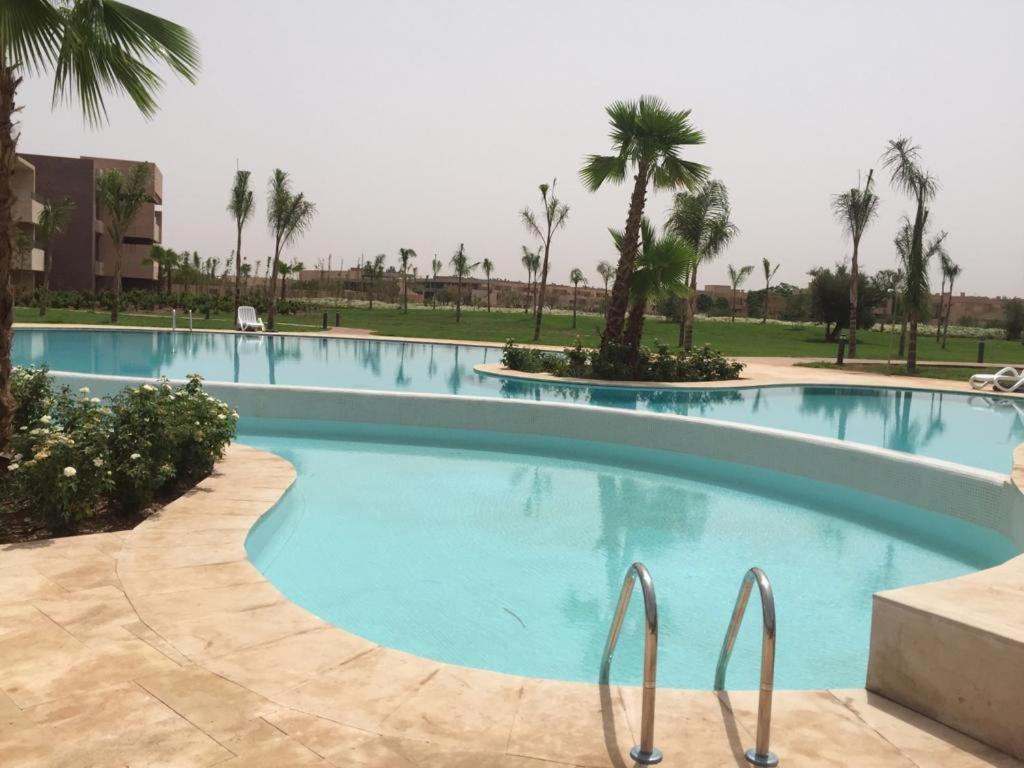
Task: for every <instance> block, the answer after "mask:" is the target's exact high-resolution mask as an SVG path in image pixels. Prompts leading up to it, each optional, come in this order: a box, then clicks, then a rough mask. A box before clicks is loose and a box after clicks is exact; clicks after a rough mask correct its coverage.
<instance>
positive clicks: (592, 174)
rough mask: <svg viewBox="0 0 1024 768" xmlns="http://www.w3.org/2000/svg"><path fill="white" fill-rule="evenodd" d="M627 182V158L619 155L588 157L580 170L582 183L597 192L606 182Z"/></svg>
mask: <svg viewBox="0 0 1024 768" xmlns="http://www.w3.org/2000/svg"><path fill="white" fill-rule="evenodd" d="M625 180H626V158H625V157H623V156H619V155H587V157H586V159H585V161H584V163H583V167H582V168H581V169H580V181H582V182H583V186H585V187H586V188H587V189H588V190H590V191H591V192H596V191H597V190H598V189H600V187H601V185H602V184H604V183H605V182H606V181H610V182H612V183H614V184H621V183H622V182H623V181H625Z"/></svg>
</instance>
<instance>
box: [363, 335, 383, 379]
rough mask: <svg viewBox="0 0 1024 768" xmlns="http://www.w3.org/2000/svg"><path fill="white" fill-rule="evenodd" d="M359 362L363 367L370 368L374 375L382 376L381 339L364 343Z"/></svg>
mask: <svg viewBox="0 0 1024 768" xmlns="http://www.w3.org/2000/svg"><path fill="white" fill-rule="evenodd" d="M360 351H361V354H360V356H359V364H360V365H361V366H362V367H363V368H369V369H370V371H371V372H372V373H373V375H374V376H380V352H381V345H380V342H379V341H368V342H365V343H363V344H362V349H361V350H360Z"/></svg>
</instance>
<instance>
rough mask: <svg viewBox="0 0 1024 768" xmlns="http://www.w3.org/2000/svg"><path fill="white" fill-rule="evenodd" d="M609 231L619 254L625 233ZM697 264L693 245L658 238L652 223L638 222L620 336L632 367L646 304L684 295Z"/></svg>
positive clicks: (623, 244) (637, 358) (676, 240)
mask: <svg viewBox="0 0 1024 768" xmlns="http://www.w3.org/2000/svg"><path fill="white" fill-rule="evenodd" d="M609 232H611V235H612V241H613V242H614V243H615V248H616V249H617V250H619V251H620V252H621V251H622V249H624V248H625V247H626V244H625V235H624V233H623V232H622V230H617V229H612V230H609ZM696 263H697V254H696V251H695V249H694V248H693V246H691V245H690V244H689V243H687V242H686V241H685V240H683V239H682V238H680V237H677V236H676V235H667V236H665V237H662V238H660V239H659V238H658V237H657V234H656V232H655V230H654V226H653V225H652V224H651V222H650V221H649V220H648V219H647V218H646V217H644V218H643V219H641V222H640V255H639V257H638V258H637V262H636V269H635V270H634V272H633V285H632V288H631V289H630V291H631V295H630V308H629V316H628V317H627V319H626V331H625V334H624V336H623V341H624V343H625V344H626V345H627V347H628V349H629V351H630V354H631V356H632V359H633V362H634V364H635V363H636V362H637V361H638V360H639V350H640V340H641V338H642V336H643V326H644V315H645V314H646V312H647V305H648V304H649V303H650V302H652V301H657V300H658V299H661V298H665V297H675V296H681V295H683V294H685V293H686V292H687V291H688V290H689V288H688V284H689V280H690V271H691V270H692V269H693V268H694V266H695V265H696Z"/></svg>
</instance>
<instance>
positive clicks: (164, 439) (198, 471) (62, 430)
mask: <svg viewBox="0 0 1024 768" xmlns="http://www.w3.org/2000/svg"><path fill="white" fill-rule="evenodd" d="M11 389H12V393H13V395H14V398H15V401H16V403H17V407H16V410H15V413H14V434H13V436H12V438H11V446H10V450H9V454H8V463H7V467H6V471H4V472H3V473H2V475H0V515H2V516H3V518H5V522H6V523H7V525H5V526H4V527H3V530H2V531H0V539H3V538H7V539H10V538H34V537H38V534H40V533H42V532H49V533H50V534H55V533H61V534H64V533H69V532H75V531H77V530H79V529H80V528H81V527H82V526H83V523H86V521H88V520H89V519H90V518H93V517H96V516H103V517H109V516H110V515H111V514H113V515H120V516H121V517H122V518H123V519H124V520H125V521H130V520H135V521H137V519H138V517H139V514H140V512H141V511H142V510H144V509H145V508H146V507H147V506H149V505H151V504H152V503H153V502H154V500H159V499H161V498H166V497H168V496H172V495H176V494H177V493H178V492H180V491H181V490H183V489H185V488H188V487H191V486H192V485H194V484H195V483H196V482H197V481H198V480H199V479H201V478H202V477H205V476H206V475H208V474H209V473H210V471H211V470H212V469H213V465H214V462H216V461H217V460H218V459H219V458H221V457H222V456H223V454H224V449H225V448H226V447H227V446H228V444H229V443H230V442H231V440H232V439H233V438H234V436H235V428H236V425H237V422H238V414H237V413H236V412H234V411H232V410H231V408H230V407H229V406H228V405H227V404H226V403H223V402H221V401H220V400H217V399H216V398H214V397H212V396H210V395H209V394H208V393H206V392H205V391H203V384H202V379H201V378H200V377H199V376H198V375H195V374H193V375H191V376H189V378H188V382H187V383H186V384H184V385H182V386H177V387H175V386H172V385H171V384H170V383H168V382H166V381H162V382H159V383H157V384H156V385H153V384H143V385H142V386H141V387H133V388H128V389H125V390H124V391H122V392H121V393H120V394H118V395H117V396H116V397H113V398H110V399H107V400H106V401H104V400H101V399H100V398H98V397H91V396H90V393H89V390H88V388H87V387H83V388H82V389H81V390H79V391H78V392H77V393H74V392H72V391H71V390H70V389H68V388H67V387H62V388H60V389H59V390H54V388H53V382H52V380H51V378H50V376H49V373H48V371H47V370H46V369H45V368H16V369H15V370H14V372H13V374H12V377H11ZM14 520H16V521H17V522H18V523H19V524H18V525H14V524H12V521H14ZM109 527H110V525H109V522H108V524H107V525H105V526H104V528H105V529H109ZM122 527H127V526H122ZM5 532H6V533H5Z"/></svg>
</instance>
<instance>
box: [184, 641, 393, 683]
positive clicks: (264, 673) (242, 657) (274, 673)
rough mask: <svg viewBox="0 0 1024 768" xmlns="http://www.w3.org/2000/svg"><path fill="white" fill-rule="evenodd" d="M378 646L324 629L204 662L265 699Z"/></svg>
mask: <svg viewBox="0 0 1024 768" xmlns="http://www.w3.org/2000/svg"><path fill="white" fill-rule="evenodd" d="M376 647H377V645H376V644H375V643H371V642H370V641H369V640H364V639H363V638H361V637H357V636H356V635H352V634H349V633H348V632H345V631H343V630H340V629H337V628H335V627H320V628H317V629H313V630H310V631H305V632H298V633H296V634H294V635H288V636H287V637H282V638H280V639H277V640H273V641H271V642H269V643H264V644H261V645H257V646H253V647H251V648H247V649H245V650H242V651H237V652H234V653H228V654H225V655H223V656H218V657H216V658H211V659H206V660H205V661H204V662H203V663H204V665H205V666H206V667H207V668H208V669H211V670H213V671H215V672H217V673H218V674H221V675H224V676H225V677H228V678H230V679H232V680H236V681H238V682H239V683H241V684H243V685H245V686H246V687H247V688H250V689H252V690H254V691H256V692H258V693H261V694H263V695H265V696H270V697H273V696H276V695H279V694H281V693H283V692H285V691H288V690H290V689H292V688H297V687H298V686H300V685H302V684H304V683H306V682H308V681H310V680H313V679H315V678H318V677H320V676H321V675H323V674H324V673H326V672H329V671H330V670H332V669H334V668H336V667H340V666H341V665H342V664H344V663H346V662H348V661H351V660H352V659H354V658H355V657H356V656H359V655H360V654H363V653H367V652H368V651H371V650H373V649H374V648H376Z"/></svg>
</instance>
